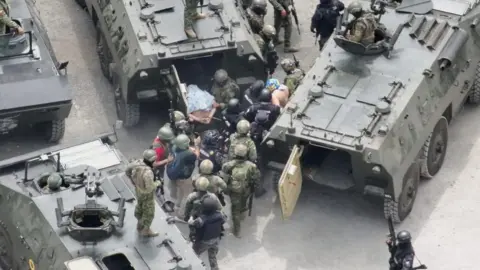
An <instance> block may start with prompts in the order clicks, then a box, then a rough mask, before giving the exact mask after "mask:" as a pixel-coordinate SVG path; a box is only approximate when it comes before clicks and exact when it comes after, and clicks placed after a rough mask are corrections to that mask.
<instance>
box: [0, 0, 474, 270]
mask: <svg viewBox="0 0 480 270" xmlns="http://www.w3.org/2000/svg"><path fill="white" fill-rule="evenodd" d="M315 4H316V1H315V0H308V1H302V2H299V1H298V2H297V8H298V9H299V14H300V20H301V28H302V31H303V34H302V36H301V38H299V37H298V35H296V34H294V35H295V36H294V38H295V39H296V40H298V44H299V47H300V48H301V49H302V51H301V53H298V54H297V56H298V58H299V59H300V60H301V61H302V65H303V66H304V67H305V66H308V65H310V64H311V63H312V61H313V59H314V55H315V54H316V48H312V47H313V38H312V35H311V34H310V33H309V32H308V27H309V18H310V16H311V13H312V12H313V9H314V6H315ZM37 5H38V6H39V9H40V11H41V15H42V17H43V19H44V23H45V24H46V26H47V28H48V30H49V35H50V38H51V40H52V43H53V45H54V47H55V49H56V51H57V55H58V58H59V59H60V60H70V65H69V74H70V80H71V84H72V87H73V88H74V95H75V102H74V109H73V110H72V114H71V116H70V118H68V121H67V134H66V136H65V139H64V140H63V142H62V143H64V144H69V143H74V142H76V141H81V140H85V139H88V138H90V137H91V136H94V135H96V134H101V133H104V132H108V131H110V130H111V128H110V126H111V125H112V124H113V123H114V121H115V120H116V116H115V109H114V106H113V95H112V90H111V88H110V86H109V84H108V83H107V81H106V80H105V79H104V78H103V77H102V76H101V72H100V68H99V65H98V59H97V57H96V54H95V46H94V43H95V37H94V32H93V26H92V24H91V22H90V21H89V18H88V16H87V14H86V13H84V12H82V11H81V10H79V8H78V7H77V6H76V5H75V4H74V1H73V0H62V1H60V0H44V1H38V2H37ZM269 15H270V16H271V15H272V12H271V10H270V11H269ZM478 115H479V112H478V110H477V109H474V108H467V109H465V111H463V112H462V114H461V116H460V117H459V119H458V120H457V121H456V122H454V124H453V125H452V126H451V129H450V145H449V152H448V156H447V159H446V160H445V166H444V168H443V169H442V170H441V172H440V173H439V175H438V176H437V177H436V178H435V179H433V180H430V181H428V182H424V183H423V184H422V186H421V189H420V193H419V196H418V197H417V202H416V206H415V208H414V210H413V212H412V214H411V215H410V217H409V218H408V219H407V220H406V221H405V222H404V223H403V224H402V225H401V226H400V227H401V228H408V229H409V230H411V232H412V234H413V236H414V237H415V238H416V239H417V240H416V242H415V244H416V250H417V253H418V255H419V256H420V258H421V259H422V260H423V262H424V263H426V264H427V265H428V266H429V269H468V270H470V269H477V268H476V267H474V262H473V258H474V256H475V255H476V254H474V249H473V248H470V247H472V246H475V243H476V242H477V241H478V239H479V238H478V235H479V229H476V228H478V226H477V224H478V221H479V218H478V217H479V216H480V213H479V212H480V210H476V209H477V208H476V207H475V205H476V204H478V203H479V202H478V201H479V199H478V196H477V190H478V188H479V185H478V184H477V183H476V182H475V181H476V179H475V175H476V173H477V170H478V169H479V168H480V167H479V166H478V165H477V164H476V163H477V162H478V160H479V157H478V155H475V153H476V151H478V150H480V144H479V143H477V138H479V135H480V127H479V126H478V125H472V124H471V123H476V122H477V121H476V120H477V119H478ZM146 116H147V117H146V118H144V120H143V122H142V123H141V124H140V126H139V127H137V128H135V129H134V130H128V131H127V130H121V131H119V137H120V142H119V147H120V149H121V150H122V151H123V152H124V153H125V154H126V155H127V156H128V157H134V156H138V155H139V154H140V153H141V152H142V151H143V149H144V148H145V147H147V146H148V145H149V143H150V140H151V139H152V138H153V136H154V135H155V133H156V130H157V129H158V127H159V126H160V124H161V123H162V122H163V120H164V117H162V116H165V112H164V111H157V110H155V108H147V115H146ZM3 139H5V140H7V141H8V143H4V142H2V143H0V149H2V158H5V157H6V156H14V155H17V154H19V153H24V152H27V151H29V150H32V149H34V148H39V147H44V146H45V145H44V144H42V143H39V142H36V141H35V140H34V139H32V138H28V137H27V138H25V137H23V136H19V135H14V136H10V138H7V137H5V138H3ZM3 139H2V141H4V140H3ZM27 141H28V143H27ZM244 224H245V225H244V227H245V229H244V234H245V235H246V237H244V238H243V239H241V240H237V239H235V238H232V237H226V238H225V239H224V241H223V244H222V249H221V252H220V254H219V258H220V265H221V267H222V268H223V269H241V270H247V269H262V270H263V269H265V270H266V269H276V270H287V269H288V270H294V269H302V270H303V269H329V270H330V269H339V270H347V269H348V270H352V269H379V270H380V269H386V262H387V259H388V253H387V250H386V247H385V244H384V240H385V238H384V237H385V234H386V233H387V232H388V228H387V225H386V222H385V221H384V220H383V218H382V215H381V207H378V206H375V205H374V204H372V203H369V202H366V201H364V200H362V199H361V198H357V197H353V196H350V195H345V194H336V193H332V192H330V191H326V190H322V188H320V187H318V186H315V185H313V184H310V183H305V185H304V188H303V192H302V197H301V199H300V201H299V202H298V206H297V209H296V212H295V213H294V215H293V217H292V220H290V221H282V220H281V218H280V209H279V207H278V203H277V202H276V201H275V198H274V197H273V196H272V193H271V192H270V194H269V196H266V197H264V198H263V199H261V200H257V201H256V202H255V210H254V213H253V215H252V217H250V218H247V220H246V221H245V223H244ZM452 251H453V252H452ZM203 258H205V256H203Z"/></svg>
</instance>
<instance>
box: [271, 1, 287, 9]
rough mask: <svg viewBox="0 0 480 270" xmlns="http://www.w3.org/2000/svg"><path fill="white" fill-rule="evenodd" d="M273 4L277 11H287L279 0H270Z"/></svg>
mask: <svg viewBox="0 0 480 270" xmlns="http://www.w3.org/2000/svg"><path fill="white" fill-rule="evenodd" d="M268 2H270V4H272V6H273V8H274V9H275V10H277V11H282V10H285V8H284V7H283V6H282V5H281V4H280V3H279V2H278V1H277V0H268Z"/></svg>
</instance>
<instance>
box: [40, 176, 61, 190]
mask: <svg viewBox="0 0 480 270" xmlns="http://www.w3.org/2000/svg"><path fill="white" fill-rule="evenodd" d="M62 183H63V179H62V176H61V175H60V174H59V173H56V172H55V173H51V174H50V175H49V176H48V178H47V185H46V186H45V187H44V188H43V191H45V192H48V193H50V192H55V191H58V190H59V189H60V187H61V186H62Z"/></svg>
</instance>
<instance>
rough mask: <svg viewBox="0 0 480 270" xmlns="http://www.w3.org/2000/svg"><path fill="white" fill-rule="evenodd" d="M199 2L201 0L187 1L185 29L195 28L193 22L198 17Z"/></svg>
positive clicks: (184, 16) (184, 18)
mask: <svg viewBox="0 0 480 270" xmlns="http://www.w3.org/2000/svg"><path fill="white" fill-rule="evenodd" d="M198 2H199V0H185V10H184V11H183V25H184V27H185V29H187V28H192V27H193V22H194V20H195V16H196V15H197V5H198Z"/></svg>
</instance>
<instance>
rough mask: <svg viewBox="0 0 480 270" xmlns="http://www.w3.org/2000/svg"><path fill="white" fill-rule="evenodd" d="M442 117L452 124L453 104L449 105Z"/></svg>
mask: <svg viewBox="0 0 480 270" xmlns="http://www.w3.org/2000/svg"><path fill="white" fill-rule="evenodd" d="M442 116H443V117H445V118H446V119H447V122H448V123H449V124H450V122H451V121H452V118H453V111H452V103H450V104H448V107H447V108H446V109H445V111H444V112H443V114H442Z"/></svg>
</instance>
